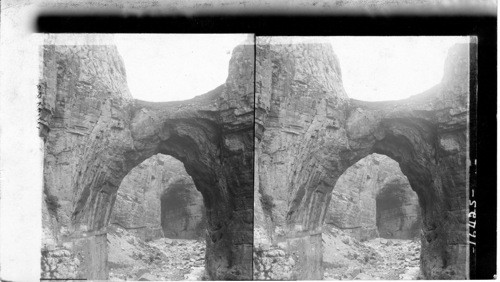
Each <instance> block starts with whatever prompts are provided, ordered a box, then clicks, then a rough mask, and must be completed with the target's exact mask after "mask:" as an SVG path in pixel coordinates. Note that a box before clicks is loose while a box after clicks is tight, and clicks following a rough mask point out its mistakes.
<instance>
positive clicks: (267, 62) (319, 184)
mask: <svg viewBox="0 0 500 282" xmlns="http://www.w3.org/2000/svg"><path fill="white" fill-rule="evenodd" d="M259 40H260V42H257V57H256V60H257V61H256V62H257V63H256V71H257V76H256V148H257V149H256V154H257V155H256V156H257V160H256V180H255V181H256V187H257V188H256V190H255V193H256V194H255V199H256V211H255V213H256V217H255V219H256V222H255V226H256V227H255V229H256V239H255V244H256V247H258V250H259V253H258V254H257V260H262V261H261V262H259V263H262V264H265V258H264V257H265V256H266V254H265V251H266V248H265V247H262V248H260V247H259V246H258V245H259V244H260V245H262V246H264V245H266V244H275V243H277V242H280V243H279V244H278V246H281V248H282V249H285V253H286V255H285V257H286V256H290V257H291V258H293V259H294V262H293V263H291V264H289V265H288V267H291V268H292V269H293V274H292V275H291V276H290V277H288V278H290V279H294V278H298V279H321V278H322V276H323V273H322V267H321V263H322V251H321V249H322V243H321V227H322V224H323V222H324V219H325V214H326V211H327V207H328V204H329V202H330V198H331V191H332V189H333V188H334V186H335V183H336V182H337V179H338V178H339V177H340V176H341V175H342V174H343V173H344V171H345V170H346V169H348V168H349V167H350V166H352V165H353V164H354V163H356V162H357V161H358V160H360V159H362V158H364V157H366V156H368V155H370V154H372V153H378V154H383V155H387V156H389V157H390V158H392V159H394V160H395V161H397V162H398V163H399V166H400V167H401V171H402V172H403V173H404V174H405V175H406V177H407V178H408V180H409V182H410V184H411V187H412V189H413V190H414V191H415V192H416V193H417V194H418V197H419V203H420V206H421V208H422V220H423V227H422V236H421V244H422V251H421V270H422V272H423V275H424V276H425V277H426V278H427V279H447V278H448V279H449V278H453V279H466V278H467V277H468V259H467V258H468V243H467V197H468V196H467V195H468V187H467V183H468V181H467V175H468V170H467V152H468V113H469V112H468V103H469V65H470V63H469V47H468V45H466V44H463V45H456V46H454V47H453V48H451V50H450V52H449V54H448V58H447V60H446V63H445V72H444V73H445V75H444V77H443V79H442V82H441V83H440V84H439V85H437V86H435V87H433V88H432V89H430V90H428V91H426V92H425V93H422V94H419V95H415V96H412V97H410V98H408V99H404V100H400V101H387V102H363V101H357V100H353V99H349V98H348V96H347V94H346V93H345V91H344V89H343V86H342V76H341V71H340V68H339V63H338V61H337V58H336V56H335V54H334V53H333V50H332V48H331V46H330V45H329V44H307V43H303V44H288V43H287V42H274V41H273V39H269V38H259ZM401 91H405V90H404V89H401ZM269 195H270V196H271V197H272V198H273V200H274V202H273V204H272V205H269V204H268V205H267V208H266V207H264V209H263V205H262V203H261V202H262V201H259V200H258V199H261V198H266V197H268V196H269ZM269 206H271V207H273V208H272V210H271V211H267V212H265V210H266V209H269ZM269 214H272V218H271V216H269ZM263 234H264V235H263ZM283 242H284V243H283ZM268 257H271V255H269V256H268ZM271 268H272V267H271ZM284 269H287V268H286V267H285V268H284ZM255 271H257V272H255ZM258 271H259V269H256V270H254V277H258V276H259V275H260V273H258ZM270 272H272V270H267V274H269V273H270ZM285 272H286V270H285ZM267 274H266V275H267ZM255 275H256V276H255Z"/></svg>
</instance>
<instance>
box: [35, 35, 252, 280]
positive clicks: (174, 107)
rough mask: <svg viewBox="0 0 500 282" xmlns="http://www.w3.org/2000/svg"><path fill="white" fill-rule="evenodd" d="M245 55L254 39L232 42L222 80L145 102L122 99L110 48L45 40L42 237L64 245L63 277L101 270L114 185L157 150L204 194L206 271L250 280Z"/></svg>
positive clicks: (121, 77) (118, 63) (248, 68)
mask: <svg viewBox="0 0 500 282" xmlns="http://www.w3.org/2000/svg"><path fill="white" fill-rule="evenodd" d="M253 56H254V47H253V45H251V44H248V45H245V44H244V45H240V46H238V47H237V48H235V50H234V51H233V55H232V58H231V61H230V65H229V76H228V78H227V80H226V83H225V84H223V85H222V86H220V87H218V88H216V89H215V90H213V91H211V92H209V93H207V94H204V95H201V96H198V97H196V98H194V99H191V100H188V101H182V102H165V103H152V102H144V101H139V100H134V99H133V98H132V97H131V95H130V93H129V90H128V87H127V84H126V76H125V69H124V67H123V62H122V60H121V58H120V57H119V55H118V52H117V49H116V47H114V46H111V45H75V46H63V45H51V44H50V42H49V43H48V44H46V45H45V46H44V48H43V64H44V65H43V76H42V78H41V82H40V84H39V92H40V96H41V104H40V113H41V119H40V135H41V136H42V137H43V140H44V149H45V159H44V193H45V197H46V199H50V200H49V201H47V200H46V203H45V204H44V216H43V220H44V236H45V239H46V240H45V241H46V242H49V241H51V240H52V243H53V245H52V247H51V248H56V249H57V248H61V246H62V247H63V248H64V249H65V250H67V251H68V250H69V251H70V253H71V255H70V256H69V257H70V259H72V260H73V261H74V262H75V263H74V265H75V269H74V273H70V275H74V277H64V278H86V279H107V278H108V273H107V266H106V263H107V258H106V257H107V251H106V226H107V225H108V224H109V221H110V215H111V210H112V208H113V204H114V201H115V199H116V192H117V189H118V187H119V186H120V183H121V181H122V179H123V178H124V177H125V176H126V175H127V173H128V172H129V171H130V170H131V169H133V168H134V167H135V166H137V165H138V164H140V163H141V162H142V161H144V160H145V159H147V158H149V157H151V156H153V155H156V154H158V153H162V154H166V155H171V156H173V157H175V158H177V159H178V160H180V161H181V162H183V163H184V166H185V168H186V171H187V173H188V174H189V175H190V176H191V177H192V179H193V181H194V183H195V185H196V188H197V189H198V190H199V191H200V192H201V193H202V195H203V198H204V205H205V207H206V216H207V223H208V224H207V225H208V228H207V229H208V230H207V234H206V238H207V239H206V242H207V251H206V270H207V272H208V275H209V277H210V278H211V279H238V280H244V279H250V278H251V269H252V243H253V235H252V234H253V230H252V227H253V187H254V185H253V161H254V143H253V130H254V123H253V119H254V57H253ZM54 196H57V198H55V199H58V200H57V202H56V201H55V200H54ZM54 275H55V276H54V277H57V275H58V274H56V273H54ZM59 275H61V274H59Z"/></svg>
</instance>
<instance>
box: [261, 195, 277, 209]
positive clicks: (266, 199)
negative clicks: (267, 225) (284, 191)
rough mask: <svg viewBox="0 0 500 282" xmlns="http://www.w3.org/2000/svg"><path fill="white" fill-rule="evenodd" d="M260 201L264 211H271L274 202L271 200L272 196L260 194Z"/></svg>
mask: <svg viewBox="0 0 500 282" xmlns="http://www.w3.org/2000/svg"><path fill="white" fill-rule="evenodd" d="M260 202H261V203H262V209H263V210H264V211H265V212H268V213H271V212H272V210H273V208H274V206H275V204H274V201H273V197H272V196H271V195H268V194H262V197H261V198H260Z"/></svg>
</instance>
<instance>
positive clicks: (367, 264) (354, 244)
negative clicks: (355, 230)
mask: <svg viewBox="0 0 500 282" xmlns="http://www.w3.org/2000/svg"><path fill="white" fill-rule="evenodd" d="M323 241H324V242H323V243H324V247H325V249H324V252H323V259H324V267H325V268H324V269H325V272H324V279H325V280H416V279H422V277H421V274H420V241H418V240H402V239H383V238H375V239H372V240H368V241H365V242H360V241H358V240H356V239H354V238H351V237H350V236H348V235H346V234H344V233H343V232H342V231H341V230H335V229H333V228H332V230H330V231H329V232H325V234H324V236H323Z"/></svg>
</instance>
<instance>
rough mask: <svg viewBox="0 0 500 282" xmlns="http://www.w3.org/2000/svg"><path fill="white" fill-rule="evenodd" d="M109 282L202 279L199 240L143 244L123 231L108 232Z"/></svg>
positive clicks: (202, 253)
mask: <svg viewBox="0 0 500 282" xmlns="http://www.w3.org/2000/svg"><path fill="white" fill-rule="evenodd" d="M108 241H109V242H108V243H109V254H108V263H109V280H113V281H124V280H138V281H165V280H203V279H204V272H205V268H204V264H205V242H204V241H203V240H186V239H168V238H161V239H157V240H153V241H149V242H145V241H143V240H141V239H139V238H137V237H135V236H133V235H132V234H130V233H129V232H127V231H126V230H124V229H121V228H115V227H113V229H112V230H111V231H110V232H109V233H108Z"/></svg>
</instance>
